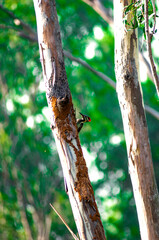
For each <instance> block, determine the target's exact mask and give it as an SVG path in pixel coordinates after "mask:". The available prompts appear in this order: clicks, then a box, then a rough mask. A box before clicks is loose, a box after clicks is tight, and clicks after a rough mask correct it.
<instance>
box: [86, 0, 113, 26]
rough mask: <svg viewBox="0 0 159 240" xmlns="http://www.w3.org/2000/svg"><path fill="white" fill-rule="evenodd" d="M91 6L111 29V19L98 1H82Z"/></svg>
mask: <svg viewBox="0 0 159 240" xmlns="http://www.w3.org/2000/svg"><path fill="white" fill-rule="evenodd" d="M82 1H83V2H85V3H87V4H88V5H89V6H91V7H92V8H93V9H94V10H95V11H96V12H97V13H98V14H99V15H100V16H101V17H102V18H103V19H104V20H105V21H106V22H107V23H108V24H109V25H110V26H111V27H113V19H112V17H111V16H110V15H109V13H108V10H107V9H106V8H105V7H104V6H103V4H102V3H101V1H100V0H93V1H92V0H82Z"/></svg>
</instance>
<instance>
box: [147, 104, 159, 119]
mask: <svg viewBox="0 0 159 240" xmlns="http://www.w3.org/2000/svg"><path fill="white" fill-rule="evenodd" d="M145 110H146V112H147V113H149V114H151V115H152V116H153V117H155V118H156V119H157V120H159V112H157V111H156V110H155V109H153V108H151V107H149V106H148V105H145Z"/></svg>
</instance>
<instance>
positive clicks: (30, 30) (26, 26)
mask: <svg viewBox="0 0 159 240" xmlns="http://www.w3.org/2000/svg"><path fill="white" fill-rule="evenodd" d="M0 9H1V10H3V11H4V12H5V13H6V14H8V15H9V16H10V17H11V18H12V19H18V20H19V23H20V25H21V26H22V27H23V28H24V29H25V30H26V31H27V32H29V33H30V34H35V32H34V30H33V29H32V28H31V27H30V26H29V25H28V24H26V23H25V22H24V21H22V20H21V19H20V18H18V17H17V16H16V15H15V14H14V13H13V12H12V11H10V10H8V9H7V8H5V7H4V6H3V5H2V4H0Z"/></svg>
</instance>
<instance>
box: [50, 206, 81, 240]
mask: <svg viewBox="0 0 159 240" xmlns="http://www.w3.org/2000/svg"><path fill="white" fill-rule="evenodd" d="M50 206H51V207H52V209H53V210H54V211H55V213H56V214H57V216H58V217H59V218H60V219H61V221H62V222H63V224H64V225H65V226H66V227H67V229H68V231H69V232H70V233H71V235H72V237H73V238H74V239H75V240H79V238H78V237H77V236H76V235H75V234H74V232H73V231H72V230H71V228H70V227H69V226H68V224H67V223H66V221H65V220H64V219H63V217H62V216H61V214H60V213H59V212H58V211H57V210H56V209H55V208H54V206H53V205H52V204H51V203H50Z"/></svg>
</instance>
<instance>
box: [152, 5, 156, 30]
mask: <svg viewBox="0 0 159 240" xmlns="http://www.w3.org/2000/svg"><path fill="white" fill-rule="evenodd" d="M152 7H153V13H154V25H153V30H152V33H153V34H155V29H156V6H155V0H152Z"/></svg>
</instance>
